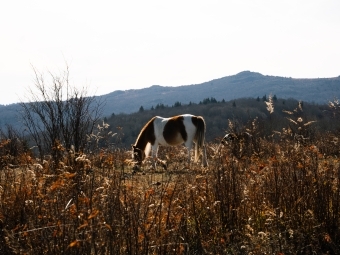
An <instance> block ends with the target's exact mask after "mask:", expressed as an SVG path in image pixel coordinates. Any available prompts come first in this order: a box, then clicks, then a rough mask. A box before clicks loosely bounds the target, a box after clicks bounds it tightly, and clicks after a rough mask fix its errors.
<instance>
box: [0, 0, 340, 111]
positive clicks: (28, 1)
mask: <svg viewBox="0 0 340 255" xmlns="http://www.w3.org/2000/svg"><path fill="white" fill-rule="evenodd" d="M65 63H67V64H68V66H69V69H70V81H71V83H72V84H73V85H75V86H80V87H84V86H86V87H88V88H89V92H88V95H103V94H107V93H110V92H113V91H115V90H128V89H140V88H146V87H150V86H152V85H162V86H179V85H190V84H198V83H202V82H206V81H210V80H213V79H217V78H221V77H224V76H229V75H234V74H237V73H239V72H241V71H245V70H249V71H253V72H259V73H262V74H264V75H275V76H284V77H293V78H318V77H319V78H324V77H336V76H339V75H340V1H339V0H318V1H317V0H302V1H301V0H284V1H276V0H259V1H257V0H219V1H218V0H209V1H201V0H194V1H192V0H181V1H178V0H172V1H159V0H155V1H149V0H143V1H137V0H135V1H128V0H127V1H114V0H111V1H100V0H97V1H86V0H82V1H78V0H68V1H64V0H59V1H48V0H20V1H16V0H13V1H4V2H3V3H2V4H1V9H0V84H1V91H2V92H0V104H10V103H16V102H18V101H20V98H23V95H24V93H25V91H26V88H27V87H29V86H32V85H33V84H34V72H33V69H32V66H33V67H34V68H36V69H37V70H38V71H39V72H43V73H45V72H46V73H47V72H51V73H53V74H59V73H60V71H62V70H65V65H66V64H65Z"/></svg>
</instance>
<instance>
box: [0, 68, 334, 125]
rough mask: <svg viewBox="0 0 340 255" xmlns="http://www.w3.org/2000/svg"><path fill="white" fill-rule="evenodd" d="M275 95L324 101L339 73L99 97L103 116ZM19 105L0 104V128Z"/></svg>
mask: <svg viewBox="0 0 340 255" xmlns="http://www.w3.org/2000/svg"><path fill="white" fill-rule="evenodd" d="M269 94H272V95H276V96H277V97H280V98H294V99H297V100H302V101H306V102H314V103H316V104H327V103H328V102H329V101H330V100H333V99H334V98H335V97H336V98H339V97H340V76H338V77H334V78H318V79H293V78H287V77H278V76H268V75H262V74H260V73H255V72H250V71H244V72H241V73H238V74H236V75H231V76H226V77H223V78H219V79H215V80H212V81H208V82H204V83H201V84H193V85H183V86H178V87H164V86H160V85H154V86H151V87H149V88H144V89H135V90H125V91H121V90H118V91H114V92H112V93H109V94H106V95H102V96H98V98H100V99H102V100H104V102H105V107H104V112H103V114H104V116H110V115H111V114H112V113H115V114H118V113H132V112H137V111H138V110H139V108H140V107H141V106H143V108H144V109H149V108H151V107H152V106H154V107H155V106H156V105H157V104H164V105H168V106H172V105H174V104H175V103H176V102H180V103H182V104H187V103H189V102H193V103H199V102H200V101H202V100H203V99H205V98H211V97H214V98H215V99H217V100H218V101H221V100H222V99H224V100H226V101H229V100H232V99H237V98H248V97H252V98H257V97H260V98H262V97H263V96H264V95H267V96H268V95H269ZM19 109H20V106H19V104H11V105H8V106H3V105H0V128H2V127H4V126H5V125H6V124H11V125H13V126H16V125H18V124H17V123H18V118H17V117H16V111H17V110H19Z"/></svg>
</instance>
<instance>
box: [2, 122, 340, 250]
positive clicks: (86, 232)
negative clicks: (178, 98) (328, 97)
mask: <svg viewBox="0 0 340 255" xmlns="http://www.w3.org/2000/svg"><path fill="white" fill-rule="evenodd" d="M291 121H293V122H295V123H293V124H296V125H299V124H301V123H300V122H301V121H302V120H299V119H298V120H293V119H291ZM309 124H310V123H303V122H302V127H303V128H307V127H309V126H310V125H309ZM229 128H230V130H231V131H232V129H233V123H232V122H229ZM244 130H245V131H247V132H248V133H250V134H251V136H249V138H248V139H247V138H245V137H243V136H241V135H239V137H238V139H235V140H234V141H228V142H226V143H224V144H220V143H219V142H208V143H207V144H206V147H207V155H208V162H209V166H207V167H202V166H201V164H200V163H192V164H191V166H190V167H189V166H187V165H186V149H185V148H184V147H181V146H179V147H161V148H160V150H159V157H160V158H161V159H163V160H165V161H166V164H167V169H166V170H165V169H162V168H161V167H160V166H159V167H158V168H157V169H156V170H154V169H151V168H150V165H151V164H150V162H145V163H144V164H143V167H142V170H141V171H137V172H136V171H133V170H132V166H133V161H132V160H131V156H132V155H131V151H130V150H128V149H121V148H114V147H102V148H97V149H96V150H92V153H79V152H78V153H77V152H74V151H68V150H66V149H65V148H64V147H63V146H62V145H59V146H56V148H55V150H58V151H59V152H60V153H61V154H62V155H63V158H62V160H61V161H60V162H58V165H56V163H55V162H54V161H53V160H52V159H51V158H50V157H48V156H46V157H45V158H44V159H37V158H35V157H34V156H33V154H32V153H31V151H30V150H27V149H26V150H21V151H20V152H18V153H16V155H14V156H13V155H10V154H9V151H11V148H9V147H10V146H12V143H11V141H10V140H9V139H3V140H2V141H1V143H0V155H1V160H0V163H1V170H0V253H1V254H339V253H340V245H339V244H340V165H339V164H340V162H339V156H340V155H339V154H340V153H339V143H338V135H337V133H336V132H334V133H326V132H325V133H321V134H317V135H316V134H315V135H314V136H313V139H309V138H307V137H306V136H304V134H302V133H301V135H299V134H297V133H293V132H292V130H291V129H288V128H287V129H283V130H282V131H280V132H274V133H273V135H272V136H271V137H266V138H264V137H261V136H258V135H257V131H258V127H257V123H256V120H254V121H252V122H250V126H248V127H245V129H244ZM297 130H300V131H301V132H302V131H303V130H301V129H297ZM52 169H53V170H52Z"/></svg>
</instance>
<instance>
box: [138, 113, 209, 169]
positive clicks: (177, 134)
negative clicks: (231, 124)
mask: <svg viewBox="0 0 340 255" xmlns="http://www.w3.org/2000/svg"><path fill="white" fill-rule="evenodd" d="M205 130H206V127H205V121H204V119H203V117H201V116H194V115H191V114H183V115H177V116H173V117H170V118H163V117H159V116H155V117H153V118H152V119H151V120H149V121H148V123H146V124H145V126H144V127H143V128H142V130H141V131H140V133H139V135H138V137H137V140H136V143H135V144H134V145H132V148H133V158H134V160H136V161H137V166H138V167H140V166H141V164H142V161H143V160H144V159H145V158H146V157H148V156H149V154H150V151H152V159H153V167H154V169H156V160H157V152H158V146H159V145H162V146H176V145H180V144H184V145H185V147H186V148H187V150H188V164H190V151H191V148H192V146H193V143H195V160H194V162H197V160H198V158H199V152H200V149H201V150H202V154H203V155H202V157H203V159H202V163H203V166H207V165H208V163H207V156H206V149H205V144H204V143H205Z"/></svg>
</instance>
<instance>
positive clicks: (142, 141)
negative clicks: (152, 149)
mask: <svg viewBox="0 0 340 255" xmlns="http://www.w3.org/2000/svg"><path fill="white" fill-rule="evenodd" d="M147 144H148V140H147V139H146V136H145V130H144V131H143V132H142V133H141V134H140V135H139V136H138V139H137V141H136V144H135V146H136V147H137V148H139V149H141V150H142V151H145V149H146V147H147Z"/></svg>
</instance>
